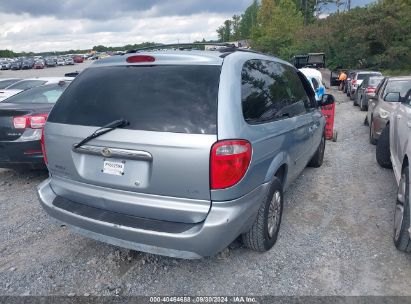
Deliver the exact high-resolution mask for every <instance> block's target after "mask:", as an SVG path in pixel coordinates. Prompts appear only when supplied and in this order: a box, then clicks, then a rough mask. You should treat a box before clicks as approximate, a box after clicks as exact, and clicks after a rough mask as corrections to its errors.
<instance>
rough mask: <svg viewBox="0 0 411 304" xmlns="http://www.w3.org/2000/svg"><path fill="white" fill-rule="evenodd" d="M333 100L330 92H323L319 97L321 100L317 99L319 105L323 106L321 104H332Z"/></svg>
mask: <svg viewBox="0 0 411 304" xmlns="http://www.w3.org/2000/svg"><path fill="white" fill-rule="evenodd" d="M334 102H335V98H334V96H333V95H331V94H324V95H323V96H322V97H321V100H319V101H318V105H319V106H320V107H323V106H328V105H330V104H333V103H334Z"/></svg>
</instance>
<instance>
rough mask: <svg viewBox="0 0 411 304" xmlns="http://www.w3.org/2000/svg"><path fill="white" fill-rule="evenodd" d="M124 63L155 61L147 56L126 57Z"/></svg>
mask: <svg viewBox="0 0 411 304" xmlns="http://www.w3.org/2000/svg"><path fill="white" fill-rule="evenodd" d="M126 61H127V62H128V63H138V62H154V61H156V59H155V58H154V57H153V56H148V55H133V56H129V57H127V59H126Z"/></svg>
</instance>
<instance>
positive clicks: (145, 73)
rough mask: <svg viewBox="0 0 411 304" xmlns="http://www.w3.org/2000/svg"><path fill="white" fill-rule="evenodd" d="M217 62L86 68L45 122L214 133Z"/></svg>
mask: <svg viewBox="0 0 411 304" xmlns="http://www.w3.org/2000/svg"><path fill="white" fill-rule="evenodd" d="M219 78H220V66H203V65H201V66H194V65H167V66H166V65H164V66H161V65H158V66H111V67H98V68H90V69H87V70H85V71H83V72H82V73H80V74H79V76H77V78H76V79H75V80H74V81H73V83H72V84H71V85H70V87H69V88H68V89H67V90H66V91H65V92H64V94H63V95H62V96H61V98H60V99H59V101H58V102H57V104H56V105H55V107H54V109H53V111H52V112H51V114H50V116H49V119H48V121H51V122H56V123H63V124H73V125H84V126H96V127H101V126H103V125H105V124H107V123H109V122H112V121H114V120H117V119H126V120H128V121H129V122H130V125H129V126H127V127H126V128H127V129H134V130H146V131H160V132H174V133H193V134H216V129H217V127H216V125H217V95H218V84H219Z"/></svg>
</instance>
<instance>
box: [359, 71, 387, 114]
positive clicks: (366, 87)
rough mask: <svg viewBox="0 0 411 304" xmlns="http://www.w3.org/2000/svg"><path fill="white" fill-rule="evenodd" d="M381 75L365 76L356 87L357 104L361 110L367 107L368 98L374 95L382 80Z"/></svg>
mask: <svg viewBox="0 0 411 304" xmlns="http://www.w3.org/2000/svg"><path fill="white" fill-rule="evenodd" d="M383 79H384V77H383V76H372V77H367V78H365V79H364V81H363V82H362V83H361V85H360V86H359V87H358V89H357V105H358V106H359V107H360V110H361V111H366V110H367V108H368V100H369V99H370V98H372V97H374V96H375V91H376V89H377V87H378V85H379V84H380V83H381V81H383Z"/></svg>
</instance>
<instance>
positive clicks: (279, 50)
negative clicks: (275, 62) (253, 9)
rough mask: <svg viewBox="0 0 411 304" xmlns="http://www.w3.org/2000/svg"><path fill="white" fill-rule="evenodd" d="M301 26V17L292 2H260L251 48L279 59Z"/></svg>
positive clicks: (288, 0) (289, 0) (287, 0)
mask: <svg viewBox="0 0 411 304" xmlns="http://www.w3.org/2000/svg"><path fill="white" fill-rule="evenodd" d="M302 25H303V17H302V15H301V12H299V11H298V10H297V8H296V6H295V4H294V2H293V0H278V1H272V0H262V2H261V5H260V7H259V10H258V15H257V24H256V25H255V26H254V28H253V29H252V30H253V37H254V38H253V40H252V46H253V47H255V48H257V49H259V50H261V51H264V52H269V53H273V54H275V55H278V56H280V57H283V56H285V55H286V53H288V52H287V50H286V49H287V48H288V47H290V46H291V45H292V44H293V42H294V40H295V37H294V36H295V33H296V31H297V30H298V29H299V28H301V27H302Z"/></svg>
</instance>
